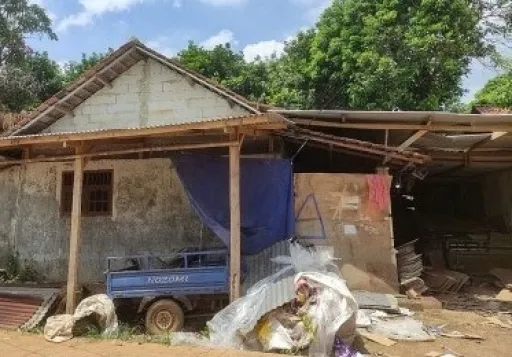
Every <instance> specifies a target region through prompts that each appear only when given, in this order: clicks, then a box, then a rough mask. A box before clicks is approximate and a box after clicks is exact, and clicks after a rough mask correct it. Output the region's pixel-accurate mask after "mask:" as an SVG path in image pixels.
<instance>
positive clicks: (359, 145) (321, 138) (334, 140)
mask: <svg viewBox="0 0 512 357" xmlns="http://www.w3.org/2000/svg"><path fill="white" fill-rule="evenodd" d="M279 135H281V136H283V137H287V138H290V137H293V138H297V139H302V140H310V141H316V142H320V143H324V144H332V145H333V146H335V147H336V146H337V147H341V148H345V149H349V150H355V151H360V152H366V153H370V154H375V155H381V156H383V157H386V156H389V157H390V158H391V159H398V160H403V161H406V162H413V163H416V164H424V163H425V162H426V161H428V160H429V159H430V157H429V156H427V155H422V154H417V153H409V154H408V155H406V153H405V152H403V153H401V152H398V151H397V150H396V149H394V148H391V147H388V148H386V147H385V146H383V145H378V144H372V143H369V142H364V141H360V140H355V139H350V138H343V137H335V136H333V135H328V134H324V133H319V132H313V131H309V130H305V129H303V130H302V131H301V132H298V133H296V132H285V131H282V132H280V133H279Z"/></svg>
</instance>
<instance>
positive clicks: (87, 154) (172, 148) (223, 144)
mask: <svg viewBox="0 0 512 357" xmlns="http://www.w3.org/2000/svg"><path fill="white" fill-rule="evenodd" d="M233 145H234V146H238V142H237V141H226V142H220V143H210V144H188V145H172V146H156V147H149V148H134V149H125V150H110V151H101V152H85V151H84V153H83V154H81V155H80V157H82V158H84V159H89V158H94V157H102V156H123V155H130V154H140V153H146V152H164V151H177V150H197V149H210V148H222V147H228V146H233ZM77 158H78V156H77V155H66V156H55V157H39V158H35V159H28V160H10V161H0V167H1V166H5V165H20V164H31V163H35V162H59V161H70V160H76V159H77Z"/></svg>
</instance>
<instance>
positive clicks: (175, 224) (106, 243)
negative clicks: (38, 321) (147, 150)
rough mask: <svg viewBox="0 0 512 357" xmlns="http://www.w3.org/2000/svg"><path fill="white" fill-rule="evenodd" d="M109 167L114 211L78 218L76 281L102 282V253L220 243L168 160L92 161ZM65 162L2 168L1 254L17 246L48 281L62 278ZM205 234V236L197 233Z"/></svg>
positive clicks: (89, 167)
mask: <svg viewBox="0 0 512 357" xmlns="http://www.w3.org/2000/svg"><path fill="white" fill-rule="evenodd" d="M101 169H112V170H113V178H114V184H113V185H114V197H113V215H112V217H84V218H83V219H82V247H81V258H80V273H79V279H80V282H81V283H94V282H100V281H102V280H103V272H104V271H105V263H106V258H107V257H108V256H124V255H137V254H146V253H152V254H165V253H169V252H170V251H171V250H173V249H180V248H185V247H200V248H201V247H202V248H208V247H221V246H222V242H221V241H220V240H219V239H218V238H215V237H214V236H213V235H212V234H211V233H210V232H209V231H208V230H207V228H206V227H203V226H202V224H201V222H200V220H199V218H198V217H197V216H196V215H195V213H194V212H193V211H192V208H191V206H190V204H189V201H188V198H187V196H186V194H185V191H184V188H183V186H182V184H181V182H180V180H179V178H178V176H177V173H176V171H175V169H174V167H173V164H172V162H171V160H168V159H151V160H119V161H110V160H103V161H92V162H90V163H89V164H88V165H87V167H86V170H101ZM67 170H72V166H71V165H70V164H63V163H37V164H30V165H28V166H27V167H26V168H25V169H24V168H20V167H18V168H11V169H8V170H5V171H1V172H0V200H1V202H2V207H4V208H7V209H2V210H0V253H1V251H2V250H6V249H7V248H13V249H15V250H16V251H17V252H18V253H19V255H20V258H21V260H22V261H28V262H30V263H31V264H32V265H34V266H35V267H36V268H37V270H38V271H39V272H40V273H41V274H42V275H43V276H44V277H45V278H46V280H47V281H50V282H62V281H65V280H66V274H67V262H68V254H69V230H70V218H69V217H62V216H61V214H60V195H61V180H62V172H63V171H67ZM201 232H203V234H201Z"/></svg>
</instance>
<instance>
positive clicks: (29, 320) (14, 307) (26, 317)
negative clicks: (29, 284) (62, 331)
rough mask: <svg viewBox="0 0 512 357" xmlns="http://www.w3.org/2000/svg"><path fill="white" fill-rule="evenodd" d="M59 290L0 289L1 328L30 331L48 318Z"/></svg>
mask: <svg viewBox="0 0 512 357" xmlns="http://www.w3.org/2000/svg"><path fill="white" fill-rule="evenodd" d="M59 291H60V290H58V289H48V288H24V287H21V288H20V287H0V328H6V329H23V330H30V329H32V328H34V327H36V326H37V325H38V324H39V323H40V322H41V321H42V319H43V318H44V317H45V316H46V314H47V313H48V311H49V309H50V307H51V306H53V304H54V303H55V302H56V300H57V297H58V296H59Z"/></svg>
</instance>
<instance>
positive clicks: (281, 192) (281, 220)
mask: <svg viewBox="0 0 512 357" xmlns="http://www.w3.org/2000/svg"><path fill="white" fill-rule="evenodd" d="M173 161H174V163H175V165H176V168H177V171H178V175H179V177H180V180H181V182H182V183H183V185H184V186H185V190H186V192H187V195H188V197H189V199H190V202H191V204H192V206H193V208H194V210H195V211H196V213H197V214H198V215H199V216H200V218H201V220H202V221H203V222H204V223H205V224H206V225H207V226H208V227H209V228H210V229H211V230H212V231H213V232H214V233H215V234H216V235H217V236H218V237H219V238H220V239H222V241H223V242H224V244H225V245H226V246H228V247H229V241H230V238H229V236H230V234H229V226H230V209H229V160H228V158H225V157H220V156H219V157H212V156H205V155H194V154H183V155H180V156H177V157H175V158H173ZM240 215H241V234H242V242H241V244H242V254H249V255H250V254H256V253H258V252H260V251H262V250H264V249H265V248H268V247H270V246H271V245H273V244H274V243H276V242H278V241H281V240H284V239H287V238H290V237H291V236H292V235H293V234H294V229H295V216H294V207H293V173H292V164H291V162H290V161H289V160H283V159H241V161H240Z"/></svg>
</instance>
